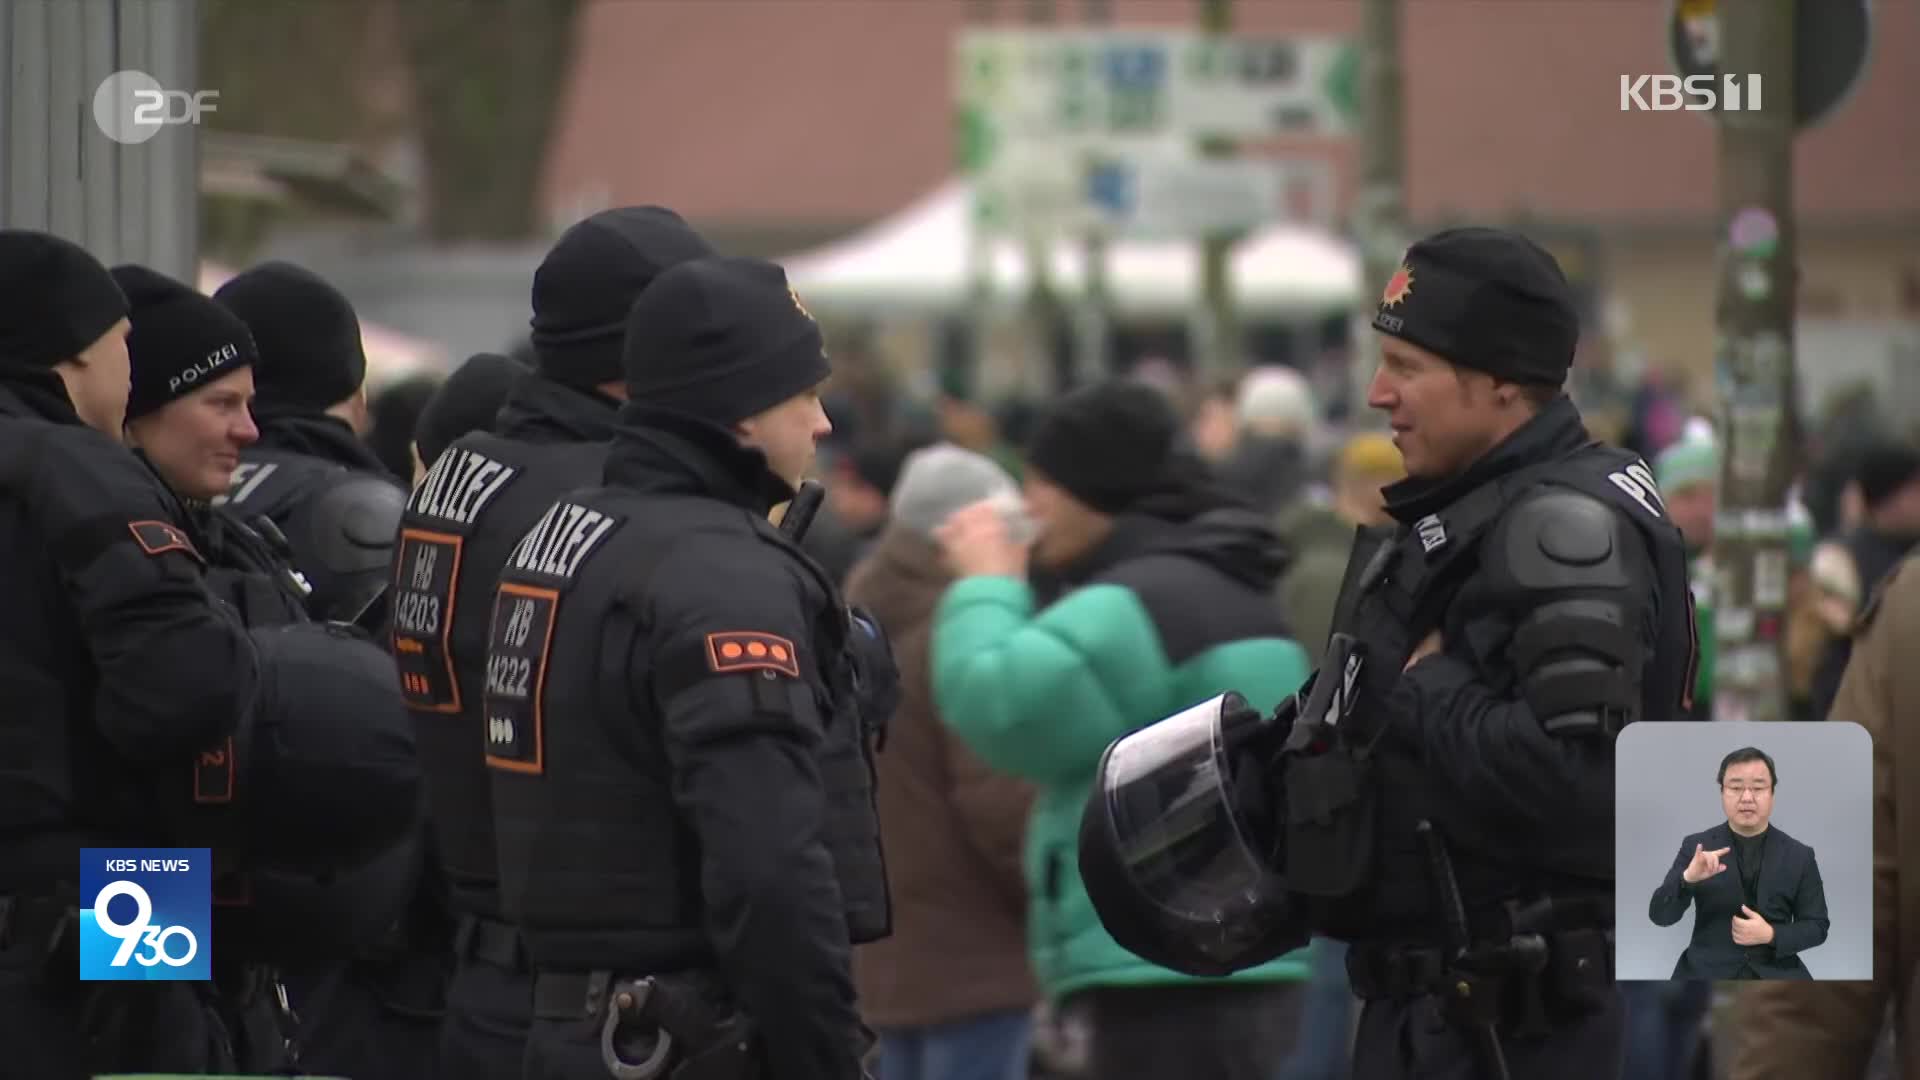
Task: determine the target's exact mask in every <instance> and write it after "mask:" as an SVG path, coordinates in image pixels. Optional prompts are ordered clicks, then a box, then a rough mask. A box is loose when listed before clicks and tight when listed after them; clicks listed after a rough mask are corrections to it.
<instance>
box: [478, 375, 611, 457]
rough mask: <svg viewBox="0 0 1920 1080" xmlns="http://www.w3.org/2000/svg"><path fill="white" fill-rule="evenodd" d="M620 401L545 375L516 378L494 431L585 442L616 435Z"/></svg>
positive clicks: (518, 437)
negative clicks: (615, 428)
mask: <svg viewBox="0 0 1920 1080" xmlns="http://www.w3.org/2000/svg"><path fill="white" fill-rule="evenodd" d="M619 417H620V403H619V402H617V401H615V400H613V399H612V398H610V397H607V396H606V395H604V394H599V393H595V392H594V391H591V390H577V389H575V388H573V387H571V386H568V385H567V384H565V383H562V382H556V381H554V380H553V379H549V378H547V377H546V376H544V375H529V376H527V377H526V378H523V379H519V380H516V381H515V382H514V384H513V389H512V390H509V391H508V392H507V400H506V402H505V404H503V405H501V407H500V416H499V418H498V419H497V420H496V421H495V422H494V431H495V434H498V435H499V436H500V437H502V438H506V439H513V440H515V441H516V442H526V443H538V444H542V445H549V444H553V443H583V442H605V441H606V440H608V439H611V438H613V432H614V427H615V425H616V424H617V423H618V422H619Z"/></svg>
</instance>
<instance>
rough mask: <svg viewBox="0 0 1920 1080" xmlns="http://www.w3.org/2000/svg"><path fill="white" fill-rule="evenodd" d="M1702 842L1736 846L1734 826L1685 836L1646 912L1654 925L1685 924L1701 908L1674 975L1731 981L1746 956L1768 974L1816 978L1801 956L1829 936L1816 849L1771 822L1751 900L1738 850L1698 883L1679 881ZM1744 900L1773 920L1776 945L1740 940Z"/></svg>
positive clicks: (1760, 972)
mask: <svg viewBox="0 0 1920 1080" xmlns="http://www.w3.org/2000/svg"><path fill="white" fill-rule="evenodd" d="M1696 844H1699V845H1704V846H1705V847H1706V849H1707V850H1708V851H1715V850H1718V849H1720V848H1733V830H1732V829H1731V828H1728V826H1727V823H1726V822H1724V821H1723V822H1721V823H1720V824H1718V825H1715V826H1714V827H1713V828H1711V829H1708V830H1707V831H1705V832H1700V833H1694V834H1693V835H1692V836H1689V837H1687V838H1686V839H1685V840H1683V841H1681V842H1680V854H1679V855H1677V856H1675V858H1674V860H1673V866H1672V867H1671V868H1670V869H1669V870H1668V871H1667V878H1666V880H1665V881H1662V882H1661V883H1660V887H1659V888H1658V889H1655V890H1654V891H1653V900H1652V902H1651V903H1649V904H1648V905H1647V917H1648V918H1649V919H1652V920H1653V922H1654V924H1655V925H1656V926H1672V925H1673V924H1674V923H1677V922H1679V921H1680V917H1681V916H1682V915H1685V914H1686V912H1687V905H1689V904H1693V905H1695V907H1696V909H1697V910H1696V912H1695V914H1694V917H1693V942H1692V943H1691V944H1689V945H1688V946H1687V949H1686V951H1685V952H1683V953H1681V954H1680V960H1679V962H1678V963H1676V964H1675V965H1674V966H1673V978H1675V979H1731V978H1733V977H1734V976H1735V975H1737V974H1738V973H1739V971H1740V965H1741V963H1742V962H1743V961H1744V962H1748V963H1751V964H1752V965H1753V969H1754V971H1755V972H1756V973H1757V974H1758V975H1759V976H1760V977H1761V978H1763V979H1811V978H1813V975H1812V973H1811V972H1809V971H1808V970H1807V965H1806V964H1804V963H1802V962H1801V960H1800V954H1801V953H1803V952H1805V951H1806V950H1808V949H1811V948H1813V947H1814V946H1816V945H1819V944H1820V943H1821V942H1823V941H1825V940H1827V893H1826V889H1825V888H1824V887H1823V886H1822V885H1821V883H1820V866H1819V864H1818V863H1817V862H1815V861H1814V858H1813V849H1812V848H1810V847H1808V846H1807V845H1805V844H1803V843H1801V842H1800V841H1798V840H1795V839H1794V838H1793V837H1791V836H1788V835H1787V834H1786V833H1784V832H1781V831H1780V827H1779V826H1777V825H1772V826H1769V827H1768V829H1767V843H1766V849H1765V851H1764V853H1763V854H1762V856H1761V859H1760V880H1759V883H1758V885H1757V886H1756V888H1755V890H1754V891H1755V894H1756V895H1755V897H1754V898H1753V899H1751V900H1750V899H1748V898H1747V896H1746V895H1745V886H1744V885H1742V883H1741V873H1740V869H1741V867H1740V853H1739V851H1738V850H1737V849H1735V850H1731V851H1728V852H1727V854H1726V856H1725V858H1724V859H1723V860H1722V861H1723V862H1724V863H1725V864H1726V867H1727V868H1726V869H1725V870H1724V871H1722V872H1721V873H1719V874H1715V875H1714V876H1713V877H1710V878H1707V879H1706V880H1704V881H1701V882H1699V883H1698V884H1694V885H1688V884H1687V883H1686V882H1685V881H1683V880H1681V875H1682V874H1684V873H1685V872H1686V869H1687V864H1688V863H1690V862H1692V861H1693V849H1694V845H1696ZM1743 904H1745V905H1747V906H1749V907H1751V908H1753V910H1755V911H1757V912H1759V913H1760V917H1761V918H1763V919H1765V920H1767V922H1769V923H1771V924H1773V941H1772V943H1771V944H1767V945H1736V944H1734V941H1733V918H1734V916H1736V915H1738V914H1740V907H1741V905H1743Z"/></svg>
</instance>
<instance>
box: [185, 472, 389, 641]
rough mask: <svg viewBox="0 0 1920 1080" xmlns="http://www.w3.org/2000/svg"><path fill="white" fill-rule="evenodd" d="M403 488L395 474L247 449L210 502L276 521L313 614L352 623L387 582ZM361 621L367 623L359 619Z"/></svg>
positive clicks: (241, 514) (375, 598) (242, 515)
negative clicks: (224, 487)
mask: <svg viewBox="0 0 1920 1080" xmlns="http://www.w3.org/2000/svg"><path fill="white" fill-rule="evenodd" d="M405 499H406V494H405V492H404V491H402V490H401V488H400V487H399V486H398V485H397V484H395V483H394V482H393V481H391V480H389V479H387V478H385V477H380V476H375V475H373V474H370V473H364V472H359V471H357V470H354V469H349V468H347V467H346V466H344V465H338V464H335V463H333V462H330V461H326V460H324V459H321V458H316V457H311V456H309V455H306V454H295V453H289V452H287V451H284V450H262V449H258V448H252V449H248V450H246V451H245V452H243V453H242V454H241V464H240V467H239V468H237V469H235V470H234V472H233V483H232V485H231V486H230V487H229V488H228V489H227V493H226V494H225V495H224V496H219V497H217V498H215V499H214V500H213V501H214V504H215V505H216V506H220V505H224V506H227V507H230V508H231V509H232V510H233V511H234V512H236V513H237V514H239V515H240V516H241V517H243V518H251V517H254V516H256V515H258V516H265V517H267V518H268V519H270V520H272V521H273V523H274V524H275V525H277V526H279V528H280V531H281V532H282V533H283V534H284V535H285V537H286V539H287V542H288V544H289V545H290V546H291V548H292V551H293V565H294V568H295V569H297V570H299V571H300V573H301V575H302V576H303V577H305V578H306V581H307V584H308V585H309V586H310V587H311V588H312V593H311V595H310V596H309V597H308V611H309V612H310V613H311V614H312V615H313V617H314V618H316V619H325V620H336V621H342V622H353V621H356V620H359V619H360V618H361V616H362V613H363V612H364V611H365V610H366V609H367V608H368V607H369V605H371V604H373V603H374V602H375V601H377V599H378V598H379V596H380V594H381V592H382V591H384V589H385V586H386V583H387V580H388V578H387V575H388V571H389V568H390V565H391V559H392V547H393V540H394V533H395V530H396V528H397V526H398V524H399V520H400V515H401V507H402V504H403V503H404V501H405ZM363 625H370V623H364V622H363Z"/></svg>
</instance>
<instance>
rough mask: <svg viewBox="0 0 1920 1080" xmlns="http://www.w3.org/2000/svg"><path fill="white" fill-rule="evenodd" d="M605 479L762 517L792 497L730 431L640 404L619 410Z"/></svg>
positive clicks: (755, 453)
mask: <svg viewBox="0 0 1920 1080" xmlns="http://www.w3.org/2000/svg"><path fill="white" fill-rule="evenodd" d="M606 480H607V482H608V483H609V484H618V485H619V486H621V487H625V488H631V489H633V490H635V491H645V492H654V493H658V494H672V495H705V496H707V497H709V498H714V499H719V500H721V501H723V502H728V503H732V504H734V505H736V506H740V507H744V508H745V509H748V510H751V511H753V512H754V513H756V514H760V515H765V514H766V513H767V512H768V511H771V510H772V509H773V508H774V507H775V506H778V505H779V504H781V503H783V502H786V501H787V500H788V499H791V498H793V494H794V492H793V487H792V486H791V485H789V484H788V483H787V482H786V481H785V480H782V479H781V478H780V477H778V476H775V475H774V473H773V470H772V469H771V467H769V466H768V464H767V457H766V455H765V454H763V453H761V452H760V451H758V450H755V449H752V448H750V447H745V446H742V445H740V440H739V439H737V438H735V437H734V435H733V433H732V432H730V431H728V430H726V429H725V428H723V427H720V426H719V425H717V424H713V423H709V422H707V421H705V420H701V419H699V418H698V417H693V416H688V415H686V414H685V413H678V412H672V411H669V410H665V409H657V408H653V407H651V406H648V405H645V404H641V403H638V402H629V403H628V404H627V405H625V406H623V407H622V408H621V409H620V413H619V427H618V428H617V429H616V431H615V432H614V437H613V449H612V450H611V451H610V452H609V453H608V455H607V468H606Z"/></svg>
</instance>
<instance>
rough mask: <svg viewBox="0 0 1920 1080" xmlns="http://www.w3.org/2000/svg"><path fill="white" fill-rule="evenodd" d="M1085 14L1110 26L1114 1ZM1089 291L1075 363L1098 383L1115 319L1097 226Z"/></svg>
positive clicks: (1088, 259) (1088, 249)
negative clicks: (1110, 328)
mask: <svg viewBox="0 0 1920 1080" xmlns="http://www.w3.org/2000/svg"><path fill="white" fill-rule="evenodd" d="M1083 14H1084V15H1085V18H1086V22H1087V24H1088V25H1089V26H1107V25H1110V24H1111V23H1112V22H1113V2H1112V0H1084V8H1083ZM1081 259H1082V264H1083V273H1084V274H1085V275H1086V282H1085V285H1086V293H1085V295H1084V296H1083V297H1082V298H1081V304H1080V319H1079V324H1080V326H1079V330H1080V332H1079V333H1078V334H1076V335H1075V336H1074V337H1075V344H1076V346H1077V349H1078V355H1077V356H1076V358H1075V359H1076V363H1075V365H1074V367H1075V371H1076V374H1077V377H1078V379H1079V381H1080V382H1082V383H1089V382H1095V381H1097V380H1099V379H1100V378H1102V377H1103V376H1105V375H1106V373H1107V342H1108V340H1109V337H1108V327H1109V324H1110V322H1111V320H1112V297H1111V295H1110V290H1109V287H1108V283H1107V238H1106V237H1105V236H1104V235H1103V234H1102V233H1101V232H1100V231H1099V230H1097V229H1093V230H1089V231H1088V232H1087V234H1086V237H1085V239H1084V241H1083V244H1082V247H1081Z"/></svg>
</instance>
